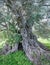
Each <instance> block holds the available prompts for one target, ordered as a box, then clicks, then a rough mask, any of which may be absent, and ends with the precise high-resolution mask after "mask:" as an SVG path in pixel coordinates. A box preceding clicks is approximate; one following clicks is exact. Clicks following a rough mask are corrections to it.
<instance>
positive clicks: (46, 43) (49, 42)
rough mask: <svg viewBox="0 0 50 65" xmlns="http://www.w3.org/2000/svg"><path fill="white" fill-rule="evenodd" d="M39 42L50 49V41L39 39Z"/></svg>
mask: <svg viewBox="0 0 50 65" xmlns="http://www.w3.org/2000/svg"><path fill="white" fill-rule="evenodd" d="M38 41H39V42H41V43H42V44H44V45H45V46H47V47H48V48H50V40H48V39H43V38H38Z"/></svg>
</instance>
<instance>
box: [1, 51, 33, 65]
mask: <svg viewBox="0 0 50 65" xmlns="http://www.w3.org/2000/svg"><path fill="white" fill-rule="evenodd" d="M0 65H32V63H31V62H30V61H29V60H28V58H27V57H26V56H25V54H24V52H22V51H18V52H15V53H11V54H9V55H6V56H4V55H2V56H0Z"/></svg>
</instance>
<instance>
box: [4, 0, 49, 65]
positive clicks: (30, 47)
mask: <svg viewBox="0 0 50 65" xmlns="http://www.w3.org/2000/svg"><path fill="white" fill-rule="evenodd" d="M9 1H10V0H9ZM9 1H8V0H5V2H6V4H7V5H9V6H10V7H11V10H12V12H13V13H14V14H15V17H16V18H17V16H16V15H17V10H16V5H15V4H14V3H15V2H16V0H12V2H11V1H10V2H11V3H10V2H9ZM19 3H20V2H19ZM20 4H21V3H20ZM18 14H19V16H20V18H21V22H20V23H21V26H22V27H21V29H20V30H21V32H20V33H21V35H22V38H23V40H22V46H23V50H24V51H25V53H26V55H27V57H28V58H29V59H30V60H31V61H32V62H34V63H35V64H36V65H41V63H40V62H39V61H40V56H41V55H44V56H45V57H46V58H47V59H49V60H50V56H49V55H48V52H47V51H45V50H44V49H42V48H41V47H40V46H39V45H38V43H37V40H36V38H35V36H33V34H32V31H31V27H30V26H28V27H27V21H26V18H25V16H24V15H25V14H24V10H23V9H22V5H20V6H19V10H18ZM20 23H19V26H20ZM28 25H29V24H28Z"/></svg>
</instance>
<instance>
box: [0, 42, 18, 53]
mask: <svg viewBox="0 0 50 65" xmlns="http://www.w3.org/2000/svg"><path fill="white" fill-rule="evenodd" d="M15 51H18V44H17V43H15V44H14V45H11V46H10V45H9V44H5V46H4V47H3V49H1V51H0V54H9V53H12V52H15Z"/></svg>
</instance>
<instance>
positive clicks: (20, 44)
mask: <svg viewBox="0 0 50 65" xmlns="http://www.w3.org/2000/svg"><path fill="white" fill-rule="evenodd" d="M18 50H22V51H23V46H22V43H19V45H18Z"/></svg>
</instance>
